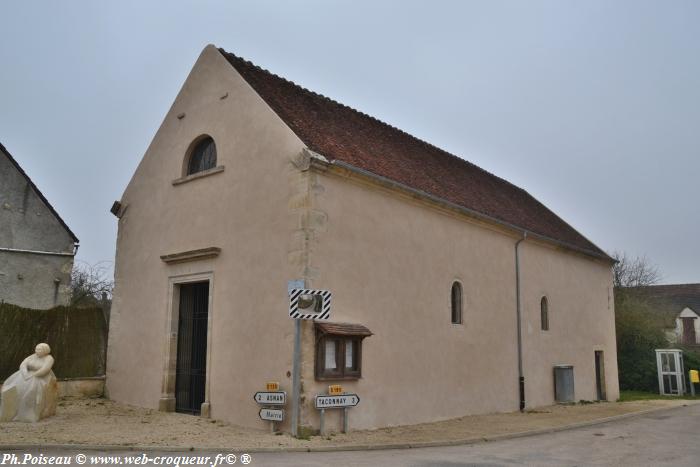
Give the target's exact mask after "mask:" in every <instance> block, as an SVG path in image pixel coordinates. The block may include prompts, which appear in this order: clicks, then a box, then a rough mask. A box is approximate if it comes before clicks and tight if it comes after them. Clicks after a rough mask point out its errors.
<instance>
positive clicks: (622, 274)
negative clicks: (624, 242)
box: [611, 251, 662, 288]
mask: <svg viewBox="0 0 700 467" xmlns="http://www.w3.org/2000/svg"><path fill="white" fill-rule="evenodd" d="M611 256H612V257H613V259H614V260H616V261H617V263H615V265H614V266H613V285H614V286H615V287H616V288H619V287H642V286H646V285H653V284H656V283H658V282H659V281H661V279H662V276H661V272H659V268H658V267H657V266H656V265H655V264H652V263H651V262H650V261H649V260H648V259H647V257H646V256H637V257H634V258H632V257H630V256H627V253H625V252H619V251H615V252H613V253H612V254H611Z"/></svg>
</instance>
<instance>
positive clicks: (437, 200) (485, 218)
mask: <svg viewBox="0 0 700 467" xmlns="http://www.w3.org/2000/svg"><path fill="white" fill-rule="evenodd" d="M312 152H313V151H312ZM324 159H325V158H324ZM310 167H311V168H314V169H317V170H319V169H320V170H321V171H325V170H328V168H329V167H337V168H341V169H345V170H347V171H349V172H351V173H353V174H356V175H359V176H361V177H363V178H366V179H369V180H372V181H373V182H375V183H378V184H379V185H382V186H384V187H388V188H392V189H394V190H398V191H402V192H404V193H408V194H410V195H411V196H414V197H419V198H421V199H424V200H426V201H429V202H431V203H434V204H438V205H442V206H444V207H446V208H448V209H450V210H453V211H458V212H460V213H462V214H465V215H467V216H468V217H472V218H475V219H477V220H480V221H482V222H486V223H489V224H495V225H497V226H499V227H501V228H505V229H506V230H509V231H511V232H514V233H517V234H518V235H519V236H521V235H523V234H526V235H527V237H530V238H535V239H537V240H540V241H543V242H545V243H549V244H553V245H556V246H557V247H559V248H563V249H566V250H570V251H573V252H576V253H579V254H583V255H585V256H588V257H592V258H595V259H598V260H602V261H605V262H608V263H610V264H611V265H612V264H615V260H614V259H613V258H611V257H610V256H609V255H607V254H605V253H599V252H597V251H593V250H588V249H585V248H581V247H579V246H576V245H572V244H570V243H567V242H563V241H561V240H558V239H555V238H552V237H548V236H546V235H542V234H540V233H537V232H533V231H531V230H528V229H526V228H524V227H520V226H518V225H515V224H511V223H509V222H506V221H503V220H500V219H497V218H495V217H492V216H489V215H487V214H483V213H481V212H478V211H475V210H473V209H469V208H466V207H464V206H461V205H459V204H456V203H453V202H451V201H448V200H446V199H444V198H441V197H439V196H435V195H433V194H430V193H428V192H425V191H422V190H419V189H416V188H413V187H410V186H408V185H405V184H403V183H400V182H397V181H394V180H391V179H390V178H387V177H384V176H381V175H377V174H375V173H373V172H370V171H368V170H365V169H361V168H359V167H356V166H354V165H352V164H348V163H347V162H343V161H340V160H333V161H330V162H327V161H325V160H323V159H321V158H319V157H312V158H311V163H310ZM601 251H602V250H601Z"/></svg>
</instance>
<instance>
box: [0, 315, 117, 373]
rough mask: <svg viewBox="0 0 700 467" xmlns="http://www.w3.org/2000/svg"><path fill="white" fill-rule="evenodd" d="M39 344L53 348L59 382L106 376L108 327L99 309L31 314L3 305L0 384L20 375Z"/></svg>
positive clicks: (1, 316) (0, 334) (0, 332)
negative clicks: (63, 379)
mask: <svg viewBox="0 0 700 467" xmlns="http://www.w3.org/2000/svg"><path fill="white" fill-rule="evenodd" d="M39 342H46V343H47V344H49V346H51V354H52V355H53V356H54V358H55V359H56V364H55V365H54V368H53V371H54V373H55V374H56V377H57V378H81V377H90V376H101V375H104V374H105V359H106V354H107V324H106V323H105V319H104V314H103V312H102V310H101V309H100V308H76V307H62V306H61V307H56V308H52V309H50V310H31V309H27V308H21V307H18V306H15V305H9V304H6V303H0V381H4V380H5V379H6V378H7V377H9V376H10V375H11V374H12V373H14V372H15V371H17V369H18V368H19V364H20V363H21V362H22V360H24V358H25V357H27V356H28V355H30V354H32V353H34V347H35V346H36V344H38V343H39Z"/></svg>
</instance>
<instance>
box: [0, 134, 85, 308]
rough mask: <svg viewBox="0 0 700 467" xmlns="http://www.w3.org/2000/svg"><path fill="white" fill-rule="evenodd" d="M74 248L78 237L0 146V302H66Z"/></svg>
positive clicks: (37, 304) (29, 304)
mask: <svg viewBox="0 0 700 467" xmlns="http://www.w3.org/2000/svg"><path fill="white" fill-rule="evenodd" d="M77 249H78V238H77V237H76V236H75V234H74V233H73V232H72V231H71V230H70V228H68V226H67V225H66V223H65V222H64V221H63V219H61V216H59V215H58V213H57V212H56V210H55V209H54V208H53V207H52V206H51V204H50V203H49V201H48V200H47V199H46V197H44V195H43V194H42V193H41V191H39V188H37V186H36V185H35V184H34V182H32V180H31V179H30V178H29V175H27V173H26V172H25V171H24V170H22V167H20V165H19V164H18V163H17V161H16V160H15V159H14V158H13V157H12V155H11V154H10V152H9V151H8V150H7V149H6V148H5V147H4V146H3V145H2V144H0V301H2V302H6V303H11V304H14V305H18V306H21V307H25V308H34V309H47V308H51V307H54V306H57V305H67V304H68V303H69V301H70V278H71V271H72V270H73V259H74V257H75V253H76V251H77Z"/></svg>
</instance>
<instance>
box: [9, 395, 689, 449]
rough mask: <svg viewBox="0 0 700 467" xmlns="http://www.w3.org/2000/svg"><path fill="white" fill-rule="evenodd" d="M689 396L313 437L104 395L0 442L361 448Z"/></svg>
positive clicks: (477, 433)
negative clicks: (128, 402) (152, 407)
mask: <svg viewBox="0 0 700 467" xmlns="http://www.w3.org/2000/svg"><path fill="white" fill-rule="evenodd" d="M692 403H693V402H689V401H682V400H651V401H636V402H605V403H596V404H587V405H575V406H551V407H545V408H540V409H538V410H533V411H530V412H526V413H519V412H515V413H507V414H492V415H472V416H466V417H462V418H457V419H452V420H446V421H442V422H435V423H425V424H420V425H410V426H401V427H393V428H383V429H378V430H358V431H352V432H350V433H348V434H342V433H337V434H331V435H329V436H325V437H321V436H313V437H311V439H309V440H298V439H294V438H292V437H291V436H289V435H286V434H280V435H274V434H271V433H269V432H268V431H264V430H255V429H251V428H243V427H239V426H236V425H233V424H230V423H227V422H223V421H221V420H209V419H203V418H200V417H193V416H191V415H184V414H178V413H165V412H158V411H155V410H150V409H142V408H138V407H133V406H128V405H123V404H117V403H115V402H112V401H110V400H106V399H64V400H62V401H61V402H59V407H58V410H57V414H56V416H55V417H51V418H48V419H45V420H42V421H40V422H38V423H34V424H31V423H0V448H1V447H2V446H3V445H5V446H8V445H12V444H34V445H43V444H75V445H82V444H90V445H96V444H99V445H120V446H168V447H179V448H189V447H194V448H226V449H255V448H273V449H274V448H278V449H279V448H285V447H331V446H345V447H350V446H353V445H355V446H360V445H379V444H398V443H419V442H435V441H457V440H463V439H474V438H475V439H479V438H484V437H491V436H495V435H502V434H508V433H519V432H523V431H529V430H537V429H546V428H552V427H557V426H562V425H569V424H573V423H580V422H585V421H590V420H595V419H600V418H606V417H611V416H614V415H621V414H626V413H631V412H638V411H643V410H649V409H653V408H656V407H673V406H679V405H684V404H692Z"/></svg>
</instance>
